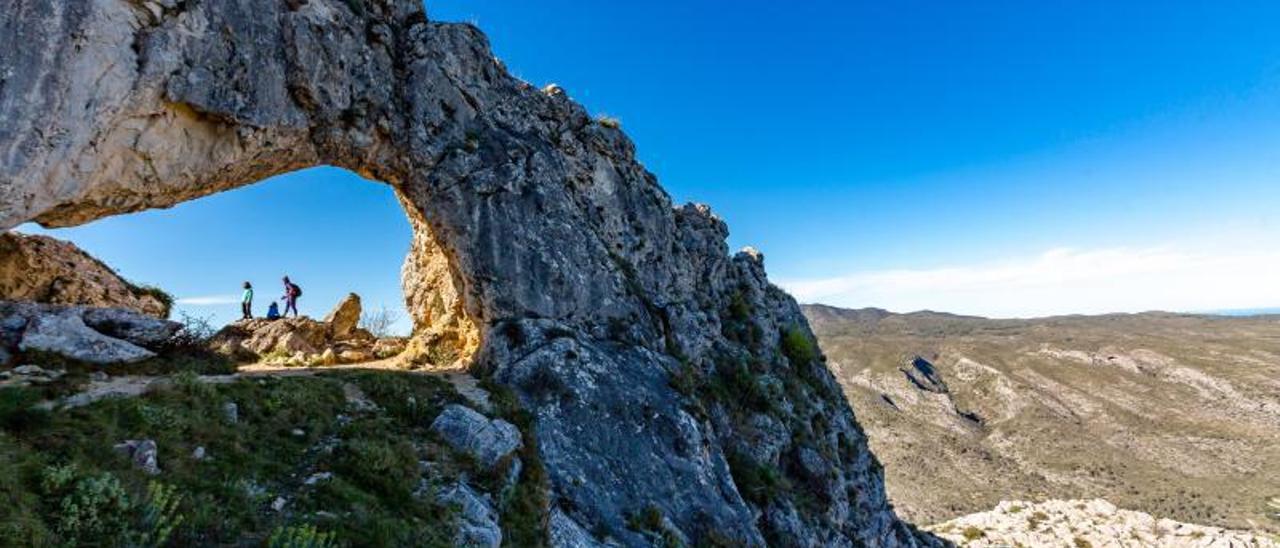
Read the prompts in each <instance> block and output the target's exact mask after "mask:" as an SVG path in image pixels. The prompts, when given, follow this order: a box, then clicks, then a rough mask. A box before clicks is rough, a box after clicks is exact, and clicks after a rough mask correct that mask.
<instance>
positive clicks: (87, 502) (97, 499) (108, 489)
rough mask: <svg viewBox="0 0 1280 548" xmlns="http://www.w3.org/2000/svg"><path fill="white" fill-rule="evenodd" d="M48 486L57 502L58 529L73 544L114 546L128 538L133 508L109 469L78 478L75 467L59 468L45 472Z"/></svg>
mask: <svg viewBox="0 0 1280 548" xmlns="http://www.w3.org/2000/svg"><path fill="white" fill-rule="evenodd" d="M44 487H45V489H46V496H47V497H48V498H50V499H51V500H54V501H56V502H54V504H53V507H54V508H55V513H54V516H53V519H54V521H55V523H56V525H55V527H54V530H55V531H57V532H58V534H59V535H60V536H61V537H62V538H63V539H64V540H66V541H68V542H69V543H71V544H73V545H74V544H89V545H95V544H107V545H113V544H117V543H121V542H123V541H124V540H125V539H126V538H127V537H128V534H129V532H130V522H131V518H132V511H133V507H132V505H131V504H130V502H129V495H128V494H127V493H125V490H124V487H122V486H121V485H120V481H119V480H117V479H116V478H115V476H113V475H111V474H110V473H109V472H103V473H101V474H97V475H92V476H86V477H78V474H77V472H76V470H75V468H74V467H69V466H68V467H55V468H52V469H50V470H49V471H48V473H47V474H46V475H45V481H44Z"/></svg>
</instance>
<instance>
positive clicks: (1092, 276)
mask: <svg viewBox="0 0 1280 548" xmlns="http://www.w3.org/2000/svg"><path fill="white" fill-rule="evenodd" d="M779 285H781V286H783V287H784V288H786V289H787V290H788V291H790V292H791V293H792V294H793V295H795V296H796V298H797V299H798V300H800V301H801V302H821V303H826V304H833V305H838V306H851V307H862V306H877V307H882V308H887V309H890V310H895V311H912V310H922V309H931V310H940V311H947V312H955V313H962V314H977V315H983V316H992V317H1027V316H1044V315H1053V314H1077V313H1081V314H1097V313H1105V312H1140V311H1145V310H1172V311H1208V310H1223V309H1234V308H1256V307H1263V306H1277V305H1280V252H1265V253H1247V252H1246V253H1233V252H1217V253H1215V252H1190V251H1185V250H1179V249H1175V248H1173V247H1154V248H1145V249H1129V248H1112V249H1095V250H1077V249H1066V248H1062V249H1052V250H1049V251H1046V252H1044V253H1042V254H1040V255H1037V256H1031V257H1018V258H1012V259H1009V260H1004V261H997V262H991V263H983V264H972V265H957V266H949V267H942V268H934V269H921V270H911V269H901V270H883V271H871V272H860V273H852V274H849V275H845V276H839V277H833V278H825V279H808V280H783V281H780V282H779Z"/></svg>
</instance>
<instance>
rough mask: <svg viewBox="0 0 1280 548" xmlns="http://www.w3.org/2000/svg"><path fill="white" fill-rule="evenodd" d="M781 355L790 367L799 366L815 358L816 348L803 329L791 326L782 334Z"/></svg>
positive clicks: (811, 361)
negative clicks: (785, 358)
mask: <svg viewBox="0 0 1280 548" xmlns="http://www.w3.org/2000/svg"><path fill="white" fill-rule="evenodd" d="M782 355H783V356H786V357H787V361H789V362H791V366H792V367H800V366H803V365H808V364H810V363H813V362H814V361H815V360H817V359H818V349H817V347H815V346H814V344H813V340H812V339H810V338H809V336H808V334H806V333H805V332H804V330H803V329H800V328H799V327H791V328H788V329H787V330H786V331H784V332H783V334H782Z"/></svg>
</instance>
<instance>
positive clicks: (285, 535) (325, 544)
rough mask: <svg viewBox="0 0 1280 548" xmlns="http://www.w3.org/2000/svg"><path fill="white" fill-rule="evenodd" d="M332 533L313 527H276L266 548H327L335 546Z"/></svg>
mask: <svg viewBox="0 0 1280 548" xmlns="http://www.w3.org/2000/svg"><path fill="white" fill-rule="evenodd" d="M337 545H338V543H337V542H335V541H334V534H333V533H323V532H320V530H319V529H316V527H315V526H314V525H290V526H287V527H283V526H282V527H277V528H276V530H275V531H272V532H271V537H270V538H268V539H267V548H329V547H331V546H337Z"/></svg>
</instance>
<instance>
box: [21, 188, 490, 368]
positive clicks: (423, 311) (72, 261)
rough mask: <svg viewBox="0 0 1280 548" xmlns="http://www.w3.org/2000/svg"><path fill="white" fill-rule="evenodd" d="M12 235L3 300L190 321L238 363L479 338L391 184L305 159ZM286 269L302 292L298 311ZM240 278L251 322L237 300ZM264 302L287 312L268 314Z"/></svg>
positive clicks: (317, 358)
mask: <svg viewBox="0 0 1280 548" xmlns="http://www.w3.org/2000/svg"><path fill="white" fill-rule="evenodd" d="M371 181H372V182H374V183H376V184H370V182H371ZM20 231H21V232H27V233H34V235H31V236H23V235H8V236H6V238H7V240H6V242H7V243H8V244H11V245H7V246H6V247H5V250H7V251H5V257H3V258H4V259H5V260H6V264H7V263H14V265H11V266H12V267H13V268H8V269H7V270H6V271H9V270H11V271H13V272H10V274H12V275H11V276H8V277H9V278H13V279H12V280H10V281H9V282H4V283H5V284H6V285H5V287H4V289H5V295H3V296H0V297H3V298H4V299H8V300H33V301H39V302H54V303H60V304H79V305H89V306H121V307H126V308H132V309H135V310H137V311H139V312H143V313H145V314H149V315H153V316H164V315H169V316H171V317H173V318H174V319H177V320H184V321H186V322H189V323H190V322H195V323H197V324H202V325H203V326H204V329H206V330H208V332H209V333H210V334H213V333H215V332H216V334H214V335H213V336H212V339H211V341H210V345H211V346H212V347H214V348H216V349H217V350H218V351H219V352H222V353H224V354H227V355H229V356H233V357H234V358H235V359H236V360H237V361H240V362H254V363H261V364H278V365H288V366H299V365H308V366H317V365H337V364H361V363H372V362H377V363H379V364H381V365H387V366H390V367H404V368H429V369H448V368H464V367H466V366H467V365H468V364H469V361H470V358H471V356H472V354H473V353H474V352H475V350H476V349H477V347H478V346H479V334H478V330H477V329H476V328H475V326H474V324H473V322H472V321H471V319H470V317H469V316H468V315H467V314H466V312H465V306H464V303H463V295H464V294H463V292H462V291H460V290H459V288H460V287H461V286H462V285H463V284H462V282H461V280H460V277H459V275H458V273H457V271H456V269H455V268H454V267H453V259H452V258H451V253H449V252H448V250H446V249H445V248H444V247H443V246H442V245H441V244H440V243H439V242H438V241H437V239H436V238H435V236H434V234H433V232H432V228H431V225H430V223H428V221H427V219H426V218H425V216H424V215H423V214H422V213H421V212H419V211H417V210H416V209H415V208H414V207H413V206H412V205H411V203H410V202H409V201H408V200H405V199H404V197H403V196H401V195H400V193H399V190H398V189H397V188H396V187H395V186H393V185H390V184H382V183H381V182H378V181H373V180H372V179H368V178H364V177H361V176H360V175H357V174H355V173H353V172H351V171H348V170H345V169H341V168H335V167H327V166H326V167H318V168H309V169H304V170H299V171H294V172H290V173H286V174H283V175H279V176H276V177H271V178H269V179H266V180H263V181H261V182H259V183H258V184H253V185H250V186H248V187H245V188H241V189H237V190H234V191H230V192H223V193H219V194H217V195H214V196H210V197H207V198H203V199H198V200H195V201H192V202H188V203H184V204H181V205H179V206H178V207H176V208H173V209H169V210H152V211H147V212H143V213H138V214H130V215H124V216H116V217H108V218H105V219H102V220H99V221H95V222H93V223H90V224H86V225H81V226H77V227H72V228H64V229H56V230H45V229H42V228H40V227H39V226H38V225H34V224H31V225H25V226H24V227H21V230H20ZM49 237H52V238H55V239H58V240H67V241H68V242H70V243H68V244H60V243H58V242H55V241H54V240H50V239H48V238H49ZM71 244H78V245H80V246H81V247H82V248H83V249H84V251H86V252H87V253H88V254H91V255H94V256H96V257H97V259H101V261H99V260H97V259H94V258H92V257H89V256H88V255H85V256H83V257H81V256H80V255H77V254H78V253H79V252H78V251H77V250H76V249H75V247H74V246H73V245H71ZM11 247H12V248H14V249H9V248H11ZM19 248H21V249H19ZM73 255H75V257H73ZM37 256H39V257H38V258H37ZM90 263H97V264H99V265H101V266H102V268H87V267H85V265H86V264H90ZM77 265H79V266H77ZM105 265H111V266H110V267H107V266H105ZM115 268H118V269H119V270H120V273H121V274H123V276H124V278H126V279H133V280H143V281H145V282H147V283H148V284H155V285H156V286H158V288H160V289H163V290H164V292H166V293H169V294H171V295H173V297H174V300H173V303H172V308H173V310H172V311H169V310H166V309H165V308H167V307H161V306H159V305H157V303H155V302H152V301H153V300H155V299H150V298H147V297H146V296H145V295H143V294H142V293H138V292H133V293H138V295H137V296H133V294H132V293H131V292H130V290H129V286H133V287H135V288H139V289H140V288H142V286H143V284H141V283H133V282H129V281H124V286H122V288H120V287H116V286H117V285H120V284H119V283H114V282H113V281H112V280H108V279H107V278H115V276H114V275H113V274H112V270H113V269H115ZM35 271H39V273H40V274H39V275H38V276H37V275H33V272H35ZM285 276H288V277H289V278H290V280H291V282H292V283H294V284H297V285H298V286H299V287H300V288H301V289H302V294H301V296H300V297H298V298H297V310H298V313H299V314H298V315H299V316H300V317H298V318H294V317H293V313H292V311H291V310H289V309H288V306H287V297H286V292H287V290H286V286H285V284H284V281H283V277H285ZM246 281H247V282H249V283H250V285H251V290H252V292H253V294H252V306H251V310H250V313H251V315H252V318H253V319H250V320H244V319H242V310H241V302H242V301H243V299H244V296H245V295H244V294H245V288H244V287H243V286H242V284H243V283H244V282H246ZM19 282H21V283H19ZM28 286H29V287H28ZM10 293H12V294H10ZM19 293H21V294H19ZM126 297H127V298H126ZM273 305H274V308H275V312H278V313H279V314H280V315H282V316H285V317H284V318H281V319H274V318H269V317H268V316H269V310H270V309H271V308H272V307H273ZM224 326H225V327H224Z"/></svg>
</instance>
